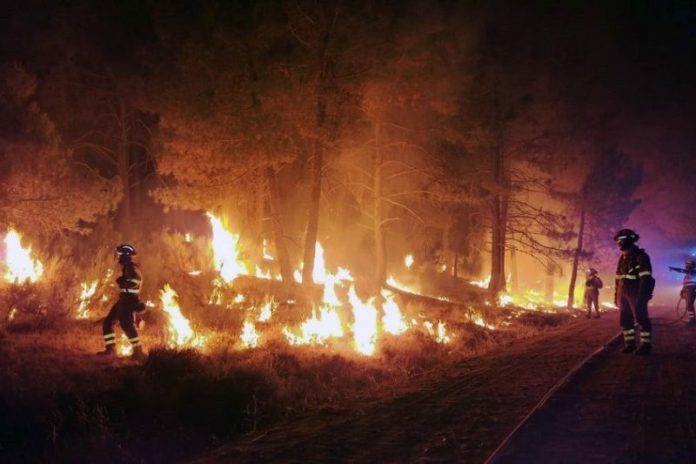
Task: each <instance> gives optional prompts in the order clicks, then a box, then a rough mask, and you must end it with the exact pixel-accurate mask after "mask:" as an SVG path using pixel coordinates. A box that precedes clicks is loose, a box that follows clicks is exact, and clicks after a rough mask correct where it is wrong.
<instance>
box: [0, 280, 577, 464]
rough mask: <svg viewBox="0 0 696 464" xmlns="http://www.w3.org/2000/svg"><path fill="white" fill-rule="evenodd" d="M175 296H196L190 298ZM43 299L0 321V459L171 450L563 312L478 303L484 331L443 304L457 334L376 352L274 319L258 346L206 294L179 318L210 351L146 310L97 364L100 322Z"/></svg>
mask: <svg viewBox="0 0 696 464" xmlns="http://www.w3.org/2000/svg"><path fill="white" fill-rule="evenodd" d="M192 285H193V284H192ZM18 291H19V290H18ZM26 291H28V292H29V293H31V291H29V290H26ZM184 298H188V299H189V300H188V303H189V304H191V305H192V306H193V305H194V304H196V303H195V302H196V300H198V299H199V297H198V296H196V295H195V294H194V295H193V296H188V297H184ZM258 299H259V300H261V299H262V298H261V297H259V298H258ZM26 301H29V300H26ZM38 301H39V300H36V301H35V302H34V303H33V304H34V305H35V306H32V304H27V305H26V306H27V309H26V310H23V311H22V312H21V314H20V315H19V316H17V317H16V318H15V319H14V320H13V321H12V323H11V324H10V325H8V326H7V328H6V330H5V331H4V332H2V333H0V378H2V379H3V381H2V383H1V385H0V461H2V462H15V461H16V462H22V461H39V460H43V461H61V462H66V461H71V462H76V461H82V462H84V461H91V462H96V461H98V460H106V461H107V462H114V461H115V462H172V461H173V460H176V459H181V458H185V457H186V456H190V455H191V454H193V453H197V452H199V451H201V450H202V449H205V448H207V447H211V446H214V445H216V444H218V443H220V442H221V441H223V440H228V439H230V438H231V437H234V436H239V435H240V434H243V433H246V432H249V431H252V430H255V429H258V428H263V427H268V426H269V425H272V424H274V423H276V422H278V421H280V420H283V419H287V418H291V417H295V416H297V415H300V414H304V413H310V412H312V411H317V410H327V409H328V410H330V409H332V408H335V407H340V406H341V405H345V404H346V403H349V402H351V401H357V400H360V399H361V398H377V397H380V396H385V397H386V396H390V395H392V394H394V392H396V391H399V390H400V389H403V388H407V387H408V383H409V380H410V379H412V378H413V377H414V376H420V375H426V374H427V375H437V374H436V373H437V372H438V371H444V370H446V369H447V366H448V365H451V363H453V362H456V361H457V360H461V359H463V358H466V357H471V356H475V355H477V354H481V353H483V352H487V351H490V350H493V349H496V348H497V347H500V346H502V345H504V344H506V343H508V342H510V341H511V340H515V339H519V338H523V337H530V336H533V335H535V334H538V333H539V332H540V331H543V330H545V328H546V327H553V326H556V325H558V324H562V323H564V322H565V321H567V320H569V316H568V315H553V314H542V313H523V315H522V317H519V315H517V317H513V318H511V319H508V316H510V317H511V315H512V314H513V313H512V312H511V311H509V310H498V311H496V312H492V311H490V310H485V309H481V310H480V314H481V315H483V316H485V319H486V322H488V323H491V324H496V325H500V327H501V328H502V330H495V331H491V330H487V329H484V328H482V327H479V326H477V325H475V324H473V323H472V322H471V319H470V314H471V311H474V309H472V308H462V307H456V306H453V305H451V304H442V305H441V307H439V308H433V310H432V311H431V312H437V313H438V314H441V315H447V317H448V319H447V320H448V323H449V329H450V331H451V332H453V333H454V334H455V338H454V340H453V342H452V343H450V344H447V345H442V344H438V343H436V342H435V341H434V340H433V339H432V337H430V336H429V335H427V333H426V332H425V331H423V330H418V331H410V332H409V333H407V334H405V335H402V336H399V337H393V336H384V337H382V338H381V339H380V345H379V351H378V353H377V354H376V355H375V356H374V357H369V358H366V357H364V356H362V355H359V354H356V353H355V352H354V351H353V350H352V349H351V348H350V346H349V341H347V340H343V341H339V342H337V343H335V344H332V345H331V346H330V347H322V348H316V347H291V346H288V345H287V343H286V342H285V341H284V338H283V337H282V334H281V333H280V330H279V328H277V327H276V328H273V327H269V328H267V330H266V331H265V332H264V344H263V346H262V347H261V348H258V349H252V350H240V349H239V345H238V339H237V338H238V337H237V336H238V334H239V330H240V327H241V322H242V319H243V317H242V316H243V312H240V311H238V309H239V308H232V310H230V309H225V308H221V307H214V306H207V305H203V306H197V307H199V308H200V309H199V310H198V311H197V312H195V314H193V313H190V312H189V314H188V316H189V317H190V318H191V320H192V322H193V323H194V324H195V325H198V326H200V327H203V326H205V327H206V329H207V330H209V331H211V332H210V333H212V334H213V335H212V336H213V338H214V340H215V343H214V348H213V349H210V350H208V351H207V352H206V353H205V354H201V353H199V352H196V351H192V350H184V351H175V350H168V349H165V348H163V347H162V346H163V328H162V324H163V322H164V321H163V319H162V318H161V317H160V318H158V317H152V318H151V320H150V322H151V325H150V327H149V328H148V330H147V331H146V332H145V333H144V334H143V336H142V338H143V340H144V343H145V346H146V347H148V348H149V349H150V354H149V358H148V360H147V361H146V362H145V363H144V364H143V365H142V366H140V365H136V364H135V363H132V362H131V361H129V360H124V359H119V360H117V361H115V362H113V363H104V362H103V361H102V360H100V359H98V358H97V357H96V356H94V355H93V353H94V352H96V351H98V350H99V349H101V337H100V331H101V330H100V323H99V321H97V320H92V321H75V320H73V319H70V318H66V317H62V318H61V317H46V316H42V315H41V311H38V312H37V311H33V310H32V309H31V308H35V309H36V308H40V304H41V303H40V302H38ZM247 304H248V303H247ZM404 307H405V308H407V309H406V312H408V313H409V314H410V315H413V316H414V317H423V314H424V313H428V310H429V309H430V308H426V307H424V306H423V302H420V303H417V304H416V303H407V304H405V305H404ZM286 310H289V309H287V308H286ZM68 312H69V311H63V313H68ZM209 321H215V323H214V324H211V323H209ZM504 321H511V322H509V325H507V326H503V325H502V323H503V322H504Z"/></svg>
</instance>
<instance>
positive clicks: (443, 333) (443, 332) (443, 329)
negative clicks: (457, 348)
mask: <svg viewBox="0 0 696 464" xmlns="http://www.w3.org/2000/svg"><path fill="white" fill-rule="evenodd" d="M423 327H424V328H425V330H426V332H428V333H429V334H430V335H431V336H432V337H433V338H434V339H435V341H436V342H438V343H442V344H446V343H450V342H451V341H452V338H453V336H451V335H449V334H448V333H447V324H445V323H444V322H443V321H438V322H437V328H435V326H434V325H433V323H432V322H430V321H425V322H423Z"/></svg>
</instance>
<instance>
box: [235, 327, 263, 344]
mask: <svg viewBox="0 0 696 464" xmlns="http://www.w3.org/2000/svg"><path fill="white" fill-rule="evenodd" d="M239 338H240V340H241V341H242V344H243V345H244V346H245V347H246V348H256V347H257V346H259V341H260V338H261V337H260V336H259V333H258V332H257V331H256V326H254V323H253V322H251V321H244V324H243V326H242V333H241V335H240V336H239Z"/></svg>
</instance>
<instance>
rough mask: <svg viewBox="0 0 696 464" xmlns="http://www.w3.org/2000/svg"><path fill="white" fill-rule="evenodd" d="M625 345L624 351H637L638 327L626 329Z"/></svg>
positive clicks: (624, 335)
mask: <svg viewBox="0 0 696 464" xmlns="http://www.w3.org/2000/svg"><path fill="white" fill-rule="evenodd" d="M623 338H624V347H623V349H622V350H621V352H622V353H633V352H634V351H636V329H624V331H623Z"/></svg>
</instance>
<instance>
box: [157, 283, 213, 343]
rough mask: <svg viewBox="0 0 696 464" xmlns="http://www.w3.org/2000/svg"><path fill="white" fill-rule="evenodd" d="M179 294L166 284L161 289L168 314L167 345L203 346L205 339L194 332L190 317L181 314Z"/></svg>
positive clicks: (164, 309) (164, 307)
mask: <svg viewBox="0 0 696 464" xmlns="http://www.w3.org/2000/svg"><path fill="white" fill-rule="evenodd" d="M176 298H177V294H176V292H175V291H174V289H173V288H172V287H171V286H170V285H169V284H166V285H165V286H164V288H163V289H162V290H161V291H160V300H161V302H162V310H163V311H164V312H165V313H166V314H167V317H168V325H167V329H168V332H169V339H168V340H167V346H169V347H170V348H183V347H187V346H188V347H198V348H202V347H203V345H204V344H205V339H204V338H203V337H200V336H196V334H194V332H193V329H191V324H190V323H189V321H188V319H186V318H185V317H184V315H183V314H181V309H180V308H179V303H177V301H176Z"/></svg>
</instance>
